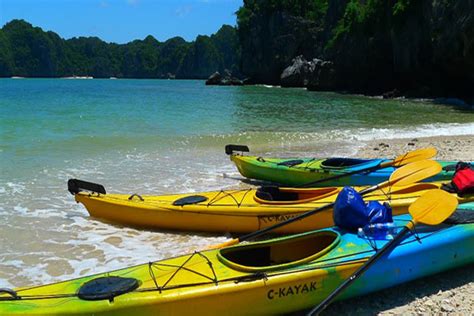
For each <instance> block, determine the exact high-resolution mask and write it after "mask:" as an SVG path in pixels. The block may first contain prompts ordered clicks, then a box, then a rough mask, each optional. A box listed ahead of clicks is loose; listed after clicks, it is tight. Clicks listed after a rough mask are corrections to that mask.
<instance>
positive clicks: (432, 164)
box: [207, 160, 441, 249]
mask: <svg viewBox="0 0 474 316" xmlns="http://www.w3.org/2000/svg"><path fill="white" fill-rule="evenodd" d="M440 171H441V165H440V164H439V163H437V162H436V161H433V160H422V161H417V162H412V163H411V164H407V165H405V166H403V167H401V168H399V169H397V170H395V171H394V172H393V173H392V174H391V175H390V178H389V179H388V181H385V182H382V183H380V184H378V185H374V186H372V187H369V188H367V189H364V190H362V191H360V192H359V193H360V194H361V195H364V194H367V193H370V192H373V191H375V190H378V189H381V188H383V187H386V186H394V185H397V186H401V185H407V184H410V183H414V182H418V181H421V180H423V179H426V178H428V177H431V176H433V175H435V174H438V173H439V172H440ZM334 204H335V203H334V202H333V203H329V204H326V205H324V206H321V207H318V208H316V209H313V210H311V211H308V212H306V213H303V214H301V215H298V216H296V217H293V218H290V219H288V220H286V221H284V222H280V223H277V224H275V225H272V226H269V227H266V228H263V229H260V230H257V231H255V232H252V233H249V234H247V235H243V236H241V237H239V238H234V239H232V240H229V241H227V242H224V243H222V244H219V245H214V246H210V247H208V248H207V249H219V248H222V247H227V246H231V245H235V244H238V243H239V242H242V241H246V240H249V239H252V238H255V237H258V236H261V235H264V234H266V233H267V232H269V231H271V230H274V229H277V228H279V227H282V226H284V225H288V224H291V223H293V222H296V221H298V220H300V219H303V218H306V217H308V216H311V215H313V214H316V213H319V212H322V211H324V210H327V209H330V208H331V207H333V206H334Z"/></svg>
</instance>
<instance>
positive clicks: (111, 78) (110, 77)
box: [109, 77, 117, 79]
mask: <svg viewBox="0 0 474 316" xmlns="http://www.w3.org/2000/svg"><path fill="white" fill-rule="evenodd" d="M109 79H117V77H110V78H109Z"/></svg>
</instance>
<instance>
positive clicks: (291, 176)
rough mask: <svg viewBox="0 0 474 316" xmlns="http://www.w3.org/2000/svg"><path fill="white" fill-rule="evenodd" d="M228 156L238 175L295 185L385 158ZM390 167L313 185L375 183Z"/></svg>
mask: <svg viewBox="0 0 474 316" xmlns="http://www.w3.org/2000/svg"><path fill="white" fill-rule="evenodd" d="M230 159H231V161H232V162H234V164H235V165H236V167H237V169H238V171H239V172H240V174H241V175H242V176H244V177H246V178H249V179H256V180H262V181H270V182H274V183H279V184H282V185H287V186H298V185H304V184H307V183H311V182H314V181H318V180H322V179H325V178H328V177H332V176H337V175H341V174H344V173H348V172H352V171H355V170H360V169H362V168H368V167H374V166H377V165H378V164H380V163H382V162H386V161H388V160H382V159H369V160H361V161H364V162H363V163H361V164H359V165H355V166H351V167H341V168H335V167H326V166H324V162H325V161H326V160H327V159H313V158H299V159H298V160H300V161H302V162H301V163H300V164H297V165H291V166H288V165H284V163H285V161H292V160H294V159H281V158H262V157H255V156H242V155H237V154H232V155H231V156H230ZM438 162H439V163H440V164H441V166H442V167H446V166H450V165H455V164H456V162H455V161H438ZM394 170H395V168H393V167H388V168H383V169H380V170H377V171H373V172H370V173H360V174H354V175H350V176H346V177H342V178H339V179H333V180H328V181H324V182H321V183H316V184H314V185H312V186H313V187H323V186H346V185H350V186H355V185H356V186H361V185H375V184H378V183H381V182H383V181H386V180H388V178H389V177H390V175H391V174H392V172H393V171H394ZM453 174H454V171H453V170H451V171H446V170H443V171H441V172H440V173H439V174H438V175H436V176H434V177H431V178H429V179H427V180H425V181H426V182H432V181H444V180H451V178H452V177H453Z"/></svg>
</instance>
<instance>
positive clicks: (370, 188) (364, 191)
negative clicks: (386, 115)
mask: <svg viewBox="0 0 474 316" xmlns="http://www.w3.org/2000/svg"><path fill="white" fill-rule="evenodd" d="M388 183H389V182H388V181H386V182H382V183H381V184H379V185H374V186H371V187H369V188H367V189H364V190H362V191H360V192H359V194H360V195H364V194H367V193H370V192H373V191H375V190H377V189H379V188H380V187H382V186H385V185H387V184H388ZM335 204H336V203H335V202H332V203H329V204H326V205H324V206H321V207H318V208H316V209H314V210H311V211H308V212H306V213H303V214H301V215H298V216H296V217H293V218H291V219H289V220H286V221H284V222H280V223H277V224H275V225H272V226H268V227H266V228H263V229H261V230H257V231H254V232H252V233H250V234H247V235H243V236H241V237H239V238H238V242H242V241H246V240H248V239H252V238H254V237H258V236H261V235H264V234H266V233H267V232H269V231H271V230H274V229H277V228H279V227H282V226H285V225H288V224H291V223H293V222H296V221H299V220H301V219H303V218H306V217H308V216H311V215H314V214H316V213H319V212H322V211H324V210H327V209H330V208H332V207H333V206H334V205H335Z"/></svg>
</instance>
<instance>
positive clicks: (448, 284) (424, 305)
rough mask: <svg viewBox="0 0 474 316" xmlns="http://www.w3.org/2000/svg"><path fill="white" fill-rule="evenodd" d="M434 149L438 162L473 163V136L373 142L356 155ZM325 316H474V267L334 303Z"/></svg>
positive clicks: (393, 153)
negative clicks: (460, 161)
mask: <svg viewBox="0 0 474 316" xmlns="http://www.w3.org/2000/svg"><path fill="white" fill-rule="evenodd" d="M428 146H433V147H435V148H436V149H437V150H438V155H437V156H436V158H437V159H445V160H463V161H472V160H474V135H468V136H466V135H464V136H449V137H447V136H440V137H426V138H410V139H381V140H377V141H370V142H368V143H367V145H366V146H365V147H363V148H362V149H360V150H359V152H358V153H357V156H359V157H367V158H376V157H393V156H395V155H398V154H402V153H404V152H407V151H410V150H413V149H417V148H423V147H428ZM324 314H325V315H337V314H340V315H440V314H449V315H474V265H470V266H466V267H462V268H459V269H456V270H451V271H446V272H443V273H440V274H437V275H434V276H430V277H427V278H423V279H419V280H416V281H413V282H410V283H407V284H403V285H400V286H397V287H393V288H389V289H386V290H384V291H380V292H377V293H373V294H370V295H366V296H363V297H359V298H354V299H350V300H347V301H344V302H339V303H335V304H334V305H332V306H330V307H329V308H328V309H327V310H326V311H325V313H324Z"/></svg>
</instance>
